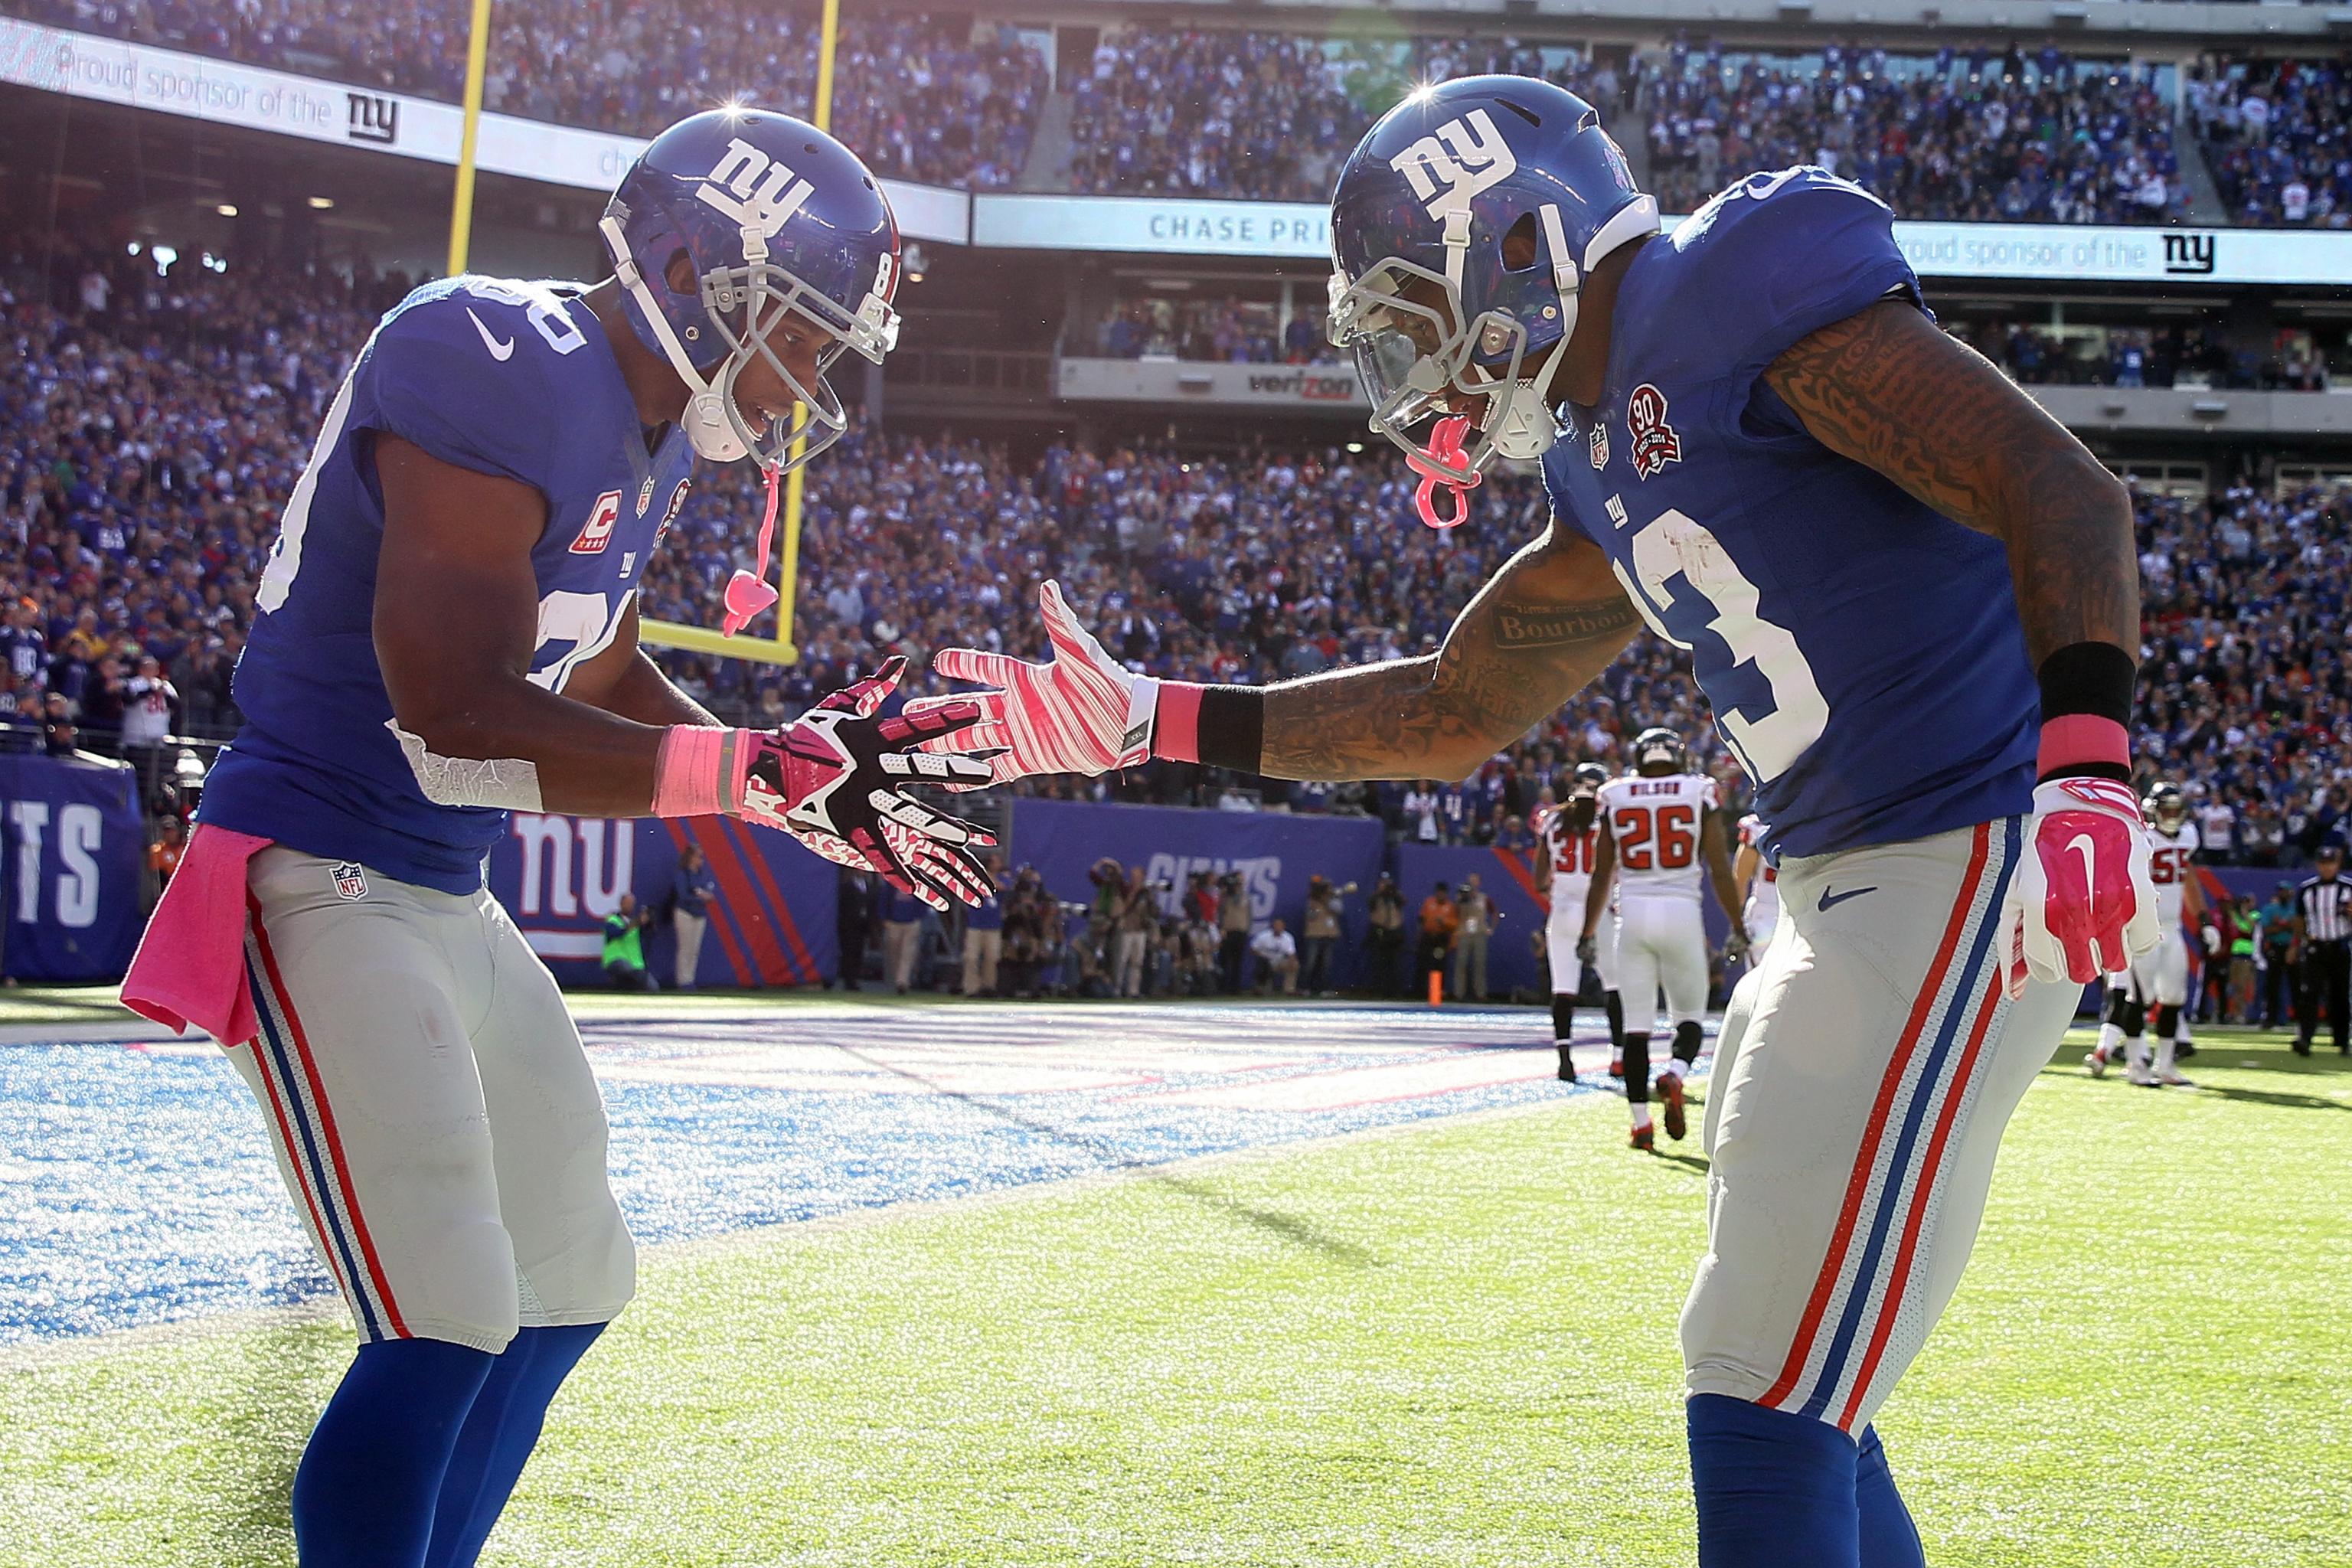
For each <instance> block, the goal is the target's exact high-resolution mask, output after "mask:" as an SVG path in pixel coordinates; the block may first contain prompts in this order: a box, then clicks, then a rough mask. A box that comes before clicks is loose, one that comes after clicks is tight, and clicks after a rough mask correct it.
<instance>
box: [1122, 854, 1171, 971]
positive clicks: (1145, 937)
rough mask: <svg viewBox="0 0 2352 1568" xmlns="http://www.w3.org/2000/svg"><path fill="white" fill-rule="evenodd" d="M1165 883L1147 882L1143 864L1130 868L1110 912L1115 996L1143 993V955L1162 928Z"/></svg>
mask: <svg viewBox="0 0 2352 1568" xmlns="http://www.w3.org/2000/svg"><path fill="white" fill-rule="evenodd" d="M1161 886H1162V884H1160V883H1158V882H1150V883H1147V882H1146V881H1144V879H1143V868H1142V867H1140V866H1129V868H1127V886H1126V888H1125V889H1124V891H1123V893H1122V895H1121V897H1120V899H1119V902H1118V909H1117V910H1114V911H1113V912H1112V914H1111V944H1112V947H1111V965H1110V989H1111V994H1112V995H1114V996H1140V995H1142V994H1143V959H1144V954H1145V952H1147V951H1148V950H1149V949H1150V944H1151V933H1152V932H1153V931H1156V930H1158V929H1159V925H1160V909H1159V903H1160V900H1159V893H1160V888H1161Z"/></svg>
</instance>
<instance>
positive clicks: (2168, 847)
mask: <svg viewBox="0 0 2352 1568" xmlns="http://www.w3.org/2000/svg"><path fill="white" fill-rule="evenodd" d="M2147 836H2148V837H2150V838H2151V839H2153V840H2155V847H2154V848H2152V849H2150V850H2149V851H2148V855H2147V876H2148V880H2149V881H2151V882H2154V883H2155V884H2156V916H2157V920H2158V921H2159V922H2160V923H2161V924H2162V926H2163V928H2164V930H2165V931H2166V932H2168V933H2169V932H2172V931H2179V929H2180V905H2181V889H2182V887H2183V885H2184V884H2186V883H2187V882H2188V880H2189V878H2191V877H2193V876H2195V875H2197V873H2196V871H2195V870H2194V869H2192V868H2190V866H2189V861H2190V860H2192V859H2193V858H2195V857H2196V854H2197V851H2198V849H2199V847H2200V842H2201V841H2200V839H2199V838H2198V837H2197V825H2196V824H2195V823H2191V822H2184V823H2182V824H2181V825H2180V826H2179V827H2177V828H2175V829H2173V830H2172V831H2171V832H2170V833H2167V832H2166V831H2164V829H2162V828H2160V827H2150V828H2149V829H2148V830H2147Z"/></svg>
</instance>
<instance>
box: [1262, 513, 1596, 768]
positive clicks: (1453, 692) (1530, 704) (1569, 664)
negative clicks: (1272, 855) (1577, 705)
mask: <svg viewBox="0 0 2352 1568" xmlns="http://www.w3.org/2000/svg"><path fill="white" fill-rule="evenodd" d="M1639 624H1640V617H1639V616H1637V615H1636V613H1635V612H1634V609H1633V603H1632V602H1631V601H1630V600H1628V599H1627V598H1626V597H1625V592H1624V590H1623V589H1622V588H1621V587H1620V586H1619V585H1618V583H1617V579H1616V577H1615V575H1614V574H1612V573H1611V571H1610V569H1609V558H1608V557H1607V556H1605V555H1603V554H1602V553H1601V550H1600V547H1599V546H1597V545H1595V544H1593V543H1592V542H1591V541H1590V540H1588V539H1585V538H1584V537H1583V536H1582V535H1580V534H1577V533H1573V532H1570V531H1568V530H1566V529H1563V528H1562V527H1561V526H1560V525H1559V523H1558V522H1557V521H1555V522H1553V524H1552V525H1551V527H1550V528H1549V530H1547V531H1545V533H1544V535H1543V537H1541V538H1539V539H1538V540H1536V541H1535V542H1533V543H1531V544H1529V545H1528V547H1527V548H1526V549H1524V550H1521V551H1520V552H1518V553H1517V555H1514V556H1513V557H1511V559H1510V561H1509V563H1507V564H1506V565H1505V566H1504V568H1503V569H1502V570H1501V571H1500V572H1498V573H1496V574H1495V578H1494V580H1493V581H1492V582H1490V583H1488V584H1486V587H1484V588H1482V589H1481V590H1479V593H1478V596H1477V597H1476V598H1475V599H1473V600H1471V601H1470V604H1469V605H1468V606H1467V607H1466V608H1465V609H1464V610H1463V612H1462V614H1461V616H1460V617H1459V618H1458V619H1457V620H1455V621H1454V628H1453V630H1451V631H1449V632H1448V633H1446V635H1445V645H1444V647H1441V648H1440V649H1439V650H1438V651H1437V652H1436V653H1435V654H1433V655H1431V656H1429V657H1426V658H1405V659H1392V660H1391V661H1389V662H1387V663H1385V664H1368V665H1360V666H1358V667H1357V668H1353V669H1341V670H1334V671H1331V672H1329V673H1328V674H1324V675H1316V676H1309V677H1308V678H1307V679H1304V680H1293V681H1286V682H1284V683H1282V684H1281V685H1278V686H1271V687H1268V688H1266V690H1265V761H1264V763H1263V764H1262V765H1263V767H1264V769H1265V772H1266V773H1269V774H1271V775H1273V776H1274V777H1276V778H1287V779H1416V778H1447V779H1459V778H1466V777H1468V776H1469V774H1470V773H1471V772H1472V771H1473V770H1475V768H1476V767H1477V766H1478V765H1479V764H1480V763H1484V762H1485V761H1486V759H1487V758H1488V757H1491V756H1493V755H1494V754H1495V753H1496V752H1498V751H1500V750H1502V748H1504V747H1505V746H1507V745H1509V744H1510V743H1511V742H1513V741H1516V740H1517V739H1518V738H1519V737H1520V736H1521V735H1523V734H1525V733H1526V732H1527V731H1528V730H1529V729H1530V728H1532V727H1533V726H1534V725H1535V724H1536V723H1537V722H1538V721H1540V720H1541V719H1542V718H1543V717H1544V716H1545V715H1546V714H1548V713H1549V712H1551V710H1553V709H1555V708H1558V707H1559V705H1560V704H1561V703H1562V702H1564V701H1566V700H1568V699H1569V698H1570V696H1571V695H1573V694H1574V693H1575V692H1576V690H1577V689H1578V688H1580V687H1581V686H1583V685H1584V683H1585V682H1586V681H1588V680H1591V679H1592V678H1593V677H1594V676H1596V675H1598V674H1600V673H1601V671H1602V670H1603V669H1605V668H1608V666H1609V662H1610V661H1611V660H1612V659H1613V658H1616V657H1617V655H1618V654H1619V653H1620V652H1621V651H1622V649H1623V648H1624V647H1625V644H1626V643H1627V642H1628V641H1629V640H1631V638H1632V637H1633V629H1634V627H1635V626H1638V625H1639Z"/></svg>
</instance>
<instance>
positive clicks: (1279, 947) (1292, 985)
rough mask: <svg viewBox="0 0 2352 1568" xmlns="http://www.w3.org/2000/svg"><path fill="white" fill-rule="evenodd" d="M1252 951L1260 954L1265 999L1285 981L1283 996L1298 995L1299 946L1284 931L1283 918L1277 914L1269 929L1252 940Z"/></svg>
mask: <svg viewBox="0 0 2352 1568" xmlns="http://www.w3.org/2000/svg"><path fill="white" fill-rule="evenodd" d="M1250 952H1253V953H1255V954H1256V955H1257V992H1258V994H1259V995H1261V996H1263V995H1265V994H1266V993H1267V992H1268V991H1270V990H1272V989H1273V987H1274V983H1275V982H1276V980H1279V981H1281V982H1282V994H1284V995H1285V996H1290V995H1295V994H1297V991H1298V943H1297V942H1296V941H1295V940H1293V938H1292V937H1291V934H1290V933H1289V932H1288V931H1285V930H1283V929H1282V917H1281V916H1280V915H1276V916H1275V917H1274V919H1273V920H1272V921H1270V922H1268V923H1267V925H1266V928H1265V930H1264V931H1260V932H1258V933H1257V935H1255V936H1254V937H1252V938H1251V939H1250Z"/></svg>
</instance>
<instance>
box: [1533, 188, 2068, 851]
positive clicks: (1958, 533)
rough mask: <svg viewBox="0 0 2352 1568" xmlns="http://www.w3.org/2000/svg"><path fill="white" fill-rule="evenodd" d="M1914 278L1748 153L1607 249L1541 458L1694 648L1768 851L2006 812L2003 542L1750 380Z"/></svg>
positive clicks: (1841, 199) (1550, 482) (2018, 651)
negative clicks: (1620, 268)
mask: <svg viewBox="0 0 2352 1568" xmlns="http://www.w3.org/2000/svg"><path fill="white" fill-rule="evenodd" d="M1889 296H1893V297H1895V298H1898V299H1903V300H1910V301H1912V302H1914V303H1916V302H1917V301H1918V300H1919V293H1918V279H1916V277H1915V276H1914V275H1913V273H1912V270H1911V268H1910V265H1909V263H1908V262H1906V260H1905V259H1904V258H1903V253H1902V251H1901V250H1900V249H1899V248H1897V247H1896V246H1895V236H1894V230H1893V215H1892V214H1891V213H1890V212H1889V211H1888V210H1887V208H1886V206H1885V204H1884V203H1882V202H1880V201H1879V200H1878V199H1877V198H1876V197H1874V196H1873V195H1870V194H1869V193H1868V192H1866V191H1864V190H1863V189H1862V188H1861V187H1859V186H1857V185H1853V184H1847V183H1846V182H1845V181H1843V180H1840V179H1837V178H1836V177H1835V176H1833V175H1832V174H1828V173H1826V172H1825V171H1823V170H1821V169H1814V168H1799V169H1787V170H1782V171H1780V172H1779V173H1777V174H1756V175H1752V176H1750V177H1749V178H1748V179H1746V180H1743V181H1741V182H1740V183H1739V184H1736V185H1733V186H1732V187H1731V188H1730V189H1728V190H1727V191H1725V192H1724V193H1723V194H1722V195H1719V196H1717V197H1716V198H1715V199H1714V200H1713V201H1711V202H1709V203H1707V204H1706V205H1705V206H1703V207H1702V208H1700V209H1699V211H1698V212H1697V213H1696V215H1694V216H1692V217H1691V218H1689V219H1688V220H1687V221H1685V223H1684V224H1683V225H1682V226H1680V227H1679V228H1677V229H1676V230H1675V233H1674V234H1673V236H1672V237H1664V238H1659V239H1654V240H1651V241H1649V242H1648V243H1647V244H1645V245H1643V247H1642V248H1641V250H1640V251H1639V252H1638V253H1637V254H1636V255H1635V256H1634V258H1633V262H1632V263H1631V264H1630V265H1629V266H1628V267H1627V268H1626V270H1625V275H1624V279H1623V281H1622V284H1621V286H1620V288H1619V290H1618V297H1617V304H1616V309H1615V311H1614V314H1613V316H1612V340H1611V343H1610V351H1609V365H1608V370H1607V372H1606V374H1605V375H1604V377H1603V380H1602V384H1601V395H1600V397H1599V400H1598V401H1597V402H1596V403H1595V404H1594V405H1592V406H1591V408H1589V409H1588V408H1575V409H1573V411H1572V412H1573V416H1574V424H1575V426H1576V428H1575V436H1576V437H1577V438H1575V439H1563V440H1561V441H1559V442H1558V443H1557V444H1556V445H1554V446H1553V447H1552V448H1551V450H1550V451H1549V453H1548V454H1547V455H1546V456H1545V458H1544V485H1545V489H1546V490H1547V491H1548V492H1549V496H1550V500H1551V507H1552V512H1553V515H1554V516H1555V517H1557V518H1558V519H1559V526H1561V527H1562V528H1570V529H1577V530H1580V531H1582V532H1583V533H1584V534H1585V535H1586V536H1587V537H1589V538H1590V539H1591V541H1592V542H1594V543H1596V544H1598V545H1599V546H1600V547H1601V549H1602V550H1603V551H1604V552H1607V553H1608V556H1609V559H1610V563H1611V565H1612V567H1613V568H1614V569H1615V571H1616V574H1617V577H1618V580H1619V582H1620V583H1621V584H1622V585H1623V587H1624V589H1625V592H1626V594H1627V595H1628V596H1629V597H1630V598H1631V599H1632V600H1633V604H1634V606H1635V607H1636V608H1637V609H1638V610H1640V612H1641V613H1642V616H1643V619H1644V620H1646V621H1647V622H1648V623H1649V625H1650V626H1651V628H1652V629H1653V630H1654V631H1655V632H1656V633H1657V634H1658V635H1659V636H1661V637H1664V638H1665V639H1667V640H1668V641H1670V642H1672V643H1675V645H1677V646H1678V647H1683V648H1686V649H1688V650H1689V652H1690V655H1691V662H1692V668H1693V671H1694V673H1695V674H1696V677H1697V679H1698V683H1699V686H1700V689H1702V690H1704V691H1705V692H1706V698H1707V701H1708V702H1709V703H1710V704H1711V705H1712V706H1713V708H1714V710H1715V716H1716V726H1717V730H1718V731H1720V733H1721V734H1722V736H1723V740H1724V743H1725V744H1726V745H1727V746H1728V747H1729V748H1730V749H1731V751H1732V752H1734V753H1735V754H1736V755H1737V756H1738V759H1739V761H1740V763H1741V765H1742V766H1743V767H1744V768H1745V770H1746V771H1747V773H1748V777H1749V778H1750V779H1752V780H1753V781H1755V784H1756V800H1757V806H1756V809H1757V814H1758V816H1760V817H1761V818H1762V819H1763V822H1764V825H1765V826H1764V830H1763V832H1762V834H1761V836H1760V838H1759V851H1760V852H1761V853H1762V854H1763V856H1764V858H1766V860H1767V861H1769V862H1771V863H1773V864H1776V865H1777V864H1778V863H1779V860H1780V856H1781V855H1782V854H1783V853H1787V854H1795V855H1820V854H1826V853H1829V852H1831V851H1833V850H1839V849H1851V848H1858V847H1864V846H1867V845H1873V844H1890V843H1899V842H1904V841H1906V840H1910V839H1916V838H1922V837H1927V836H1928V835H1930V834H1935V833H1940V832H1944V831H1946V830H1948V829H1951V828H1957V827H1963V826H1971V825H1973V824H1976V823H1979V822H1983V821H1987V820H1990V819H1991V818H1993V817H1997V816H2009V815H2012V814H2015V813H2019V812H2022V811H2024V810H2026V809H2028V807H2029V806H2030V805H2031V803H2032V792H2033V776H2034V775H2033V763H2034V752H2035V745H2036V737H2037V734H2038V731H2039V722H2040V712H2039V703H2040V694H2039V692H2038V690H2037V689H2036V686H2035V683H2034V679H2033V671H2032V668H2031V666H2030V664H2029V663H2028V661H2027V658H2026V652H2025V639H2024V636H2023V634H2022V631H2021V627H2020V624H2019V620H2018V614H2017V603H2016V598H2015V595H2014V594H2013V593H2012V592H2011V586H2010V576H2009V562H2008V557H2007V554H2006V552H2004V550H2003V548H2002V546H2001V543H2000V541H1999V540H1996V539H1992V538H1989V537H1987V536H1986V535H1983V534H1980V533H1977V532H1974V531H1970V530H1969V529H1967V528H1963V527H1962V526H1960V525H1959V524H1958V523H1957V522H1954V521H1951V520H1950V519H1948V518H1946V517H1944V516H1942V515H1941V514H1940V513H1938V512H1937V511H1936V510H1934V509H1933V508H1930V507H1928V506H1927V505H1925V504H1923V503H1921V502H1919V501H1917V500H1913V499H1912V498H1911V497H1910V496H1909V495H1907V494H1906V493H1905V492H1904V491H1903V490H1902V489H1898V488H1897V487H1896V486H1895V485H1894V484H1893V483H1891V482H1889V481H1888V480H1886V479H1883V478H1881V477H1880V476H1879V475H1878V474H1876V473H1874V471H1872V470H1871V469H1869V468H1865V467H1864V466H1863V465H1861V464H1859V463H1856V462H1853V461H1851V460H1849V459H1847V458H1843V457H1841V456H1839V455H1838V454H1837V453H1834V452H1832V451H1831V450H1830V449H1829V448H1828V447H1824V446H1823V445H1822V443H1821V442H1819V441H1817V440H1815V439H1814V438H1813V437H1812V436H1811V433H1810V432H1808V431H1807V430H1806V429H1805V427H1804V426H1803V424H1802V423H1801V421H1800V420H1799V418H1798V416H1796V414H1795V413H1794V412H1793V411H1792V410H1790V407H1789V406H1788V405H1787V404H1785V403H1784V402H1782V401H1781V399H1780V397H1779V395H1777V394H1775V393H1774V392H1773V391H1772V390H1771V389H1770V387H1769V386H1768V385H1766V384H1765V383H1764V381H1763V372H1764V369H1765V367H1766V366H1767V365H1769V363H1771V362H1772V361H1773V360H1774V359H1775V358H1776V357H1778V356H1779V355H1780V353H1782V352H1784V351H1785V350H1787V349H1788V348H1790V346H1791V345H1792V344H1794V343H1796V342H1798V341H1799V340H1800V339H1801V338H1803V337H1805V336H1806V335H1807V334H1808V333H1811V332H1812V331H1817V330H1818V329H1820V328H1822V327H1825V326H1829V325H1831V324H1832V323H1833V322H1836V321H1843V320H1844V319H1845V318H1847V317H1849V316H1852V315H1854V314H1856V313H1857V312H1859V311H1861V310H1866V309H1868V308H1869V307H1870V306H1871V305H1872V304H1874V303H1875V302H1876V301H1878V300H1885V299H1886V298H1888V297H1889Z"/></svg>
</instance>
